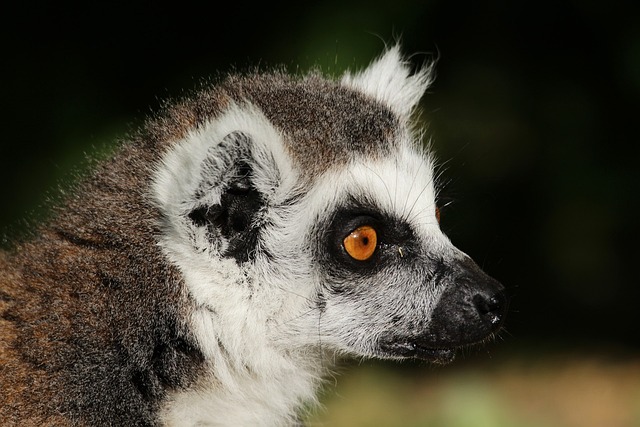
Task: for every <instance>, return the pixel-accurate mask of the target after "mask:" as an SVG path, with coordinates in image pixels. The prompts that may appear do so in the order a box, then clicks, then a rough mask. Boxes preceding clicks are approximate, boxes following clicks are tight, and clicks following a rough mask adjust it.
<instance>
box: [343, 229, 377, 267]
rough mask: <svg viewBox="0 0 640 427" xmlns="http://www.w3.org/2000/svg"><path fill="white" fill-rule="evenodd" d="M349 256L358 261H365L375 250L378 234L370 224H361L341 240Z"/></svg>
mask: <svg viewBox="0 0 640 427" xmlns="http://www.w3.org/2000/svg"><path fill="white" fill-rule="evenodd" d="M342 244H343V245H344V249H345V250H346V251H347V253H348V254H349V256H350V257H351V258H353V259H355V260H358V261H366V260H368V259H369V258H371V256H372V255H373V253H374V252H375V250H376V245H377V244H378V234H377V233H376V230H375V229H374V228H373V227H371V226H370V225H363V226H362V227H358V228H356V229H355V230H353V231H352V232H351V234H349V235H348V236H347V237H345V238H344V240H343V241H342Z"/></svg>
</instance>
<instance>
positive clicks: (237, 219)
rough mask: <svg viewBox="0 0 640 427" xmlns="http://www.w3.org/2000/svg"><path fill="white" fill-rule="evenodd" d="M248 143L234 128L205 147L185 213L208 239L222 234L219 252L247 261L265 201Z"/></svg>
mask: <svg viewBox="0 0 640 427" xmlns="http://www.w3.org/2000/svg"><path fill="white" fill-rule="evenodd" d="M252 145H253V144H252V139H251V137H250V136H249V135H247V134H245V133H243V132H239V131H236V132H232V133H230V134H228V135H227V136H226V137H225V138H224V139H223V140H222V141H221V142H220V143H219V144H218V145H215V146H213V147H211V148H210V149H209V152H208V155H207V157H206V159H205V162H204V164H203V165H202V175H201V176H202V180H201V181H200V184H199V186H198V189H197V191H196V194H195V198H196V200H198V202H197V203H196V205H195V206H194V207H193V208H192V209H191V211H190V212H189V213H188V218H189V219H190V220H191V221H192V222H193V224H194V225H195V226H197V227H202V228H204V229H206V230H207V232H208V233H209V238H210V239H212V240H216V239H218V238H219V237H220V236H221V237H223V238H224V239H225V240H226V241H227V244H226V246H225V247H224V250H223V253H222V255H223V256H226V257H231V258H234V259H235V260H236V261H237V262H238V263H242V262H246V261H249V260H250V259H251V256H252V253H254V249H255V245H256V244H257V240H258V234H259V232H260V227H261V221H260V215H259V213H260V211H261V210H262V209H263V207H264V205H265V195H264V194H263V193H262V192H261V191H260V190H259V189H258V185H257V183H256V179H257V178H256V166H255V161H254V159H253V155H252Z"/></svg>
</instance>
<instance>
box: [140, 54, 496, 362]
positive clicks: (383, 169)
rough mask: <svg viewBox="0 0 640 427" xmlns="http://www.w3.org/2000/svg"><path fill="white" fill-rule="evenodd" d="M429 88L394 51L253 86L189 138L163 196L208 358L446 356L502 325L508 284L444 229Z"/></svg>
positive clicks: (164, 174) (161, 174)
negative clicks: (417, 119)
mask: <svg viewBox="0 0 640 427" xmlns="http://www.w3.org/2000/svg"><path fill="white" fill-rule="evenodd" d="M394 55H396V57H394ZM394 64H395V65H394ZM427 83H428V75H427V73H426V71H425V72H424V73H423V74H417V75H414V76H409V74H408V71H407V70H406V68H404V67H403V65H402V64H401V62H400V61H399V59H398V58H397V52H395V53H394V51H393V50H392V51H390V53H387V54H386V56H385V57H383V58H382V59H381V60H380V61H379V62H378V63H376V64H374V65H373V66H371V67H370V68H368V69H367V70H365V71H364V72H363V73H361V74H360V75H356V76H346V77H345V78H344V79H343V80H342V81H341V82H330V81H326V80H324V79H319V78H316V77H308V78H306V79H305V80H302V81H300V80H290V79H286V78H283V77H282V76H277V77H273V76H272V77H269V78H265V77H262V76H254V77H249V78H247V79H246V80H242V79H239V80H236V81H232V82H230V83H228V88H227V93H228V96H229V98H228V102H227V104H226V107H225V108H224V111H223V112H221V113H220V114H218V115H217V116H216V117H215V118H214V119H212V120H211V121H210V122H208V123H206V124H204V125H202V126H200V127H199V128H198V129H196V130H194V131H193V132H192V133H191V134H190V135H188V136H187V137H186V138H184V139H183V140H181V141H177V142H176V145H175V147H174V148H173V149H172V150H170V151H169V152H168V153H167V155H166V156H165V159H164V162H163V164H162V165H161V166H160V167H159V168H158V171H157V173H156V179H155V187H154V194H153V197H154V199H155V201H156V203H157V205H158V206H159V208H160V210H161V211H162V213H163V218H164V222H163V224H161V229H162V230H163V234H162V236H160V244H161V246H162V247H163V249H164V251H165V253H166V254H167V256H168V258H169V259H170V260H171V261H172V262H173V263H175V264H176V265H177V266H178V267H179V268H180V270H181V272H182V274H183V276H184V280H185V283H186V285H187V289H188V291H189V293H190V296H191V298H193V300H194V301H195V303H196V304H195V307H196V309H194V312H193V315H192V320H191V321H192V327H193V330H194V331H195V332H196V337H197V339H198V340H199V342H200V345H201V347H203V348H204V349H205V353H206V352H207V351H208V352H209V353H211V354H210V355H211V357H214V358H215V356H216V355H217V354H219V353H220V352H221V351H225V352H233V353H234V354H235V357H234V358H231V359H233V360H236V359H239V360H241V361H242V360H244V363H245V364H251V363H254V364H256V363H257V364H258V365H259V364H260V362H256V361H255V360H252V361H249V360H248V359H247V356H243V355H248V354H256V352H255V351H250V349H251V348H255V347H256V346H260V347H262V348H263V349H272V350H273V353H274V354H282V353H283V352H290V351H292V352H296V351H300V352H309V351H311V349H315V350H318V351H326V350H329V351H332V352H338V353H345V354H350V355H356V356H370V357H381V358H395V359H397V358H420V359H425V360H430V361H434V362H447V361H450V360H452V359H453V357H454V354H455V349H456V348H458V347H460V346H464V345H467V344H471V343H476V342H479V341H482V340H484V339H485V338H487V337H488V336H491V335H492V334H493V333H495V332H496V331H497V330H498V329H499V327H500V326H501V324H502V321H503V318H504V316H505V310H506V300H505V297H504V294H503V288H502V286H501V285H500V284H499V283H498V282H496V281H495V280H493V279H491V278H490V277H488V276H487V275H486V274H484V273H483V272H482V271H481V270H480V268H478V267H477V266H476V264H475V263H474V262H473V261H471V259H470V258H469V257H468V256H466V255H465V254H464V253H462V252H461V251H459V250H458V249H456V248H455V247H454V246H453V245H452V244H451V242H450V241H449V240H448V239H447V237H446V236H445V235H444V234H443V233H442V232H441V230H440V227H439V218H438V211H437V203H436V186H435V183H434V175H433V164H432V160H431V157H430V155H429V153H427V152H426V150H424V149H422V148H420V138H419V135H418V134H417V133H416V132H415V131H414V130H413V128H412V125H411V124H410V123H411V122H410V119H409V113H410V112H411V110H412V109H413V107H414V106H415V103H417V100H418V99H419V97H420V95H421V94H422V92H423V91H424V89H425V87H426V85H427ZM309 88H311V89H309ZM372 88H373V89H372ZM239 331H240V332H241V333H238V332H239ZM221 349H224V350H221ZM257 367H259V366H257Z"/></svg>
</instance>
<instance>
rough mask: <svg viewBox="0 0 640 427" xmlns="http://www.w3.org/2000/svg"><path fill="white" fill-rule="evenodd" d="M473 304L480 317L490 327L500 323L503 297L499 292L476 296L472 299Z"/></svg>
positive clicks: (503, 306) (502, 311) (503, 305)
mask: <svg viewBox="0 0 640 427" xmlns="http://www.w3.org/2000/svg"><path fill="white" fill-rule="evenodd" d="M473 304H474V305H475V307H476V310H478V313H479V314H480V317H482V318H483V319H486V320H488V321H489V323H491V324H492V325H497V324H499V323H500V322H501V321H502V318H503V316H504V308H505V297H504V295H503V294H502V293H501V292H500V293H497V294H494V295H482V294H476V295H475V296H474V297H473Z"/></svg>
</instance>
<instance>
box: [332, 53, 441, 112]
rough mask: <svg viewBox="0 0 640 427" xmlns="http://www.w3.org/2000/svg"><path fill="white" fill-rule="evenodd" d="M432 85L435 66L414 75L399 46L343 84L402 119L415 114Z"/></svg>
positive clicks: (345, 79) (425, 68) (429, 66)
mask: <svg viewBox="0 0 640 427" xmlns="http://www.w3.org/2000/svg"><path fill="white" fill-rule="evenodd" d="M432 81H433V63H430V64H427V65H425V66H423V67H422V68H420V69H419V70H418V71H417V72H415V73H413V74H412V73H411V64H410V63H409V62H408V61H406V60H405V59H404V58H403V57H402V54H401V53H400V46H399V45H395V46H393V47H391V48H389V49H387V50H386V52H384V53H383V54H382V56H380V57H379V58H378V59H377V60H375V61H374V62H373V63H371V65H369V66H368V67H367V68H365V69H364V70H362V71H360V72H358V73H356V74H351V73H349V72H347V73H345V75H344V76H343V77H342V84H344V85H345V86H348V87H351V88H353V89H356V90H359V91H361V92H364V93H366V94H368V95H370V96H372V97H373V98H375V99H377V100H378V101H380V102H382V103H383V104H385V105H386V106H387V107H389V108H391V109H392V110H393V111H394V112H395V113H396V114H398V115H400V116H406V115H408V114H410V113H411V111H412V110H413V109H414V108H415V107H416V106H417V105H418V102H419V101H420V98H421V97H422V96H423V95H424V92H425V91H426V90H427V88H428V87H429V85H430V84H431V83H432Z"/></svg>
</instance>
